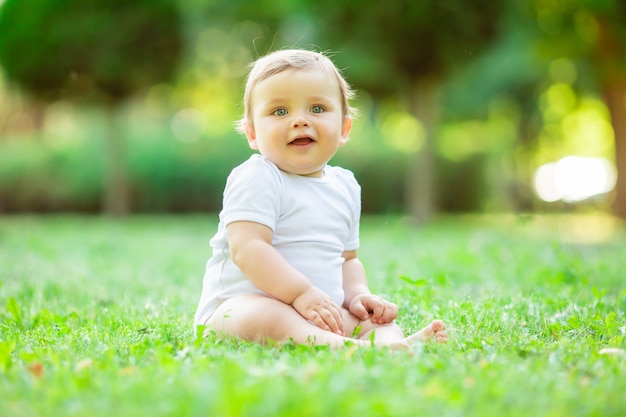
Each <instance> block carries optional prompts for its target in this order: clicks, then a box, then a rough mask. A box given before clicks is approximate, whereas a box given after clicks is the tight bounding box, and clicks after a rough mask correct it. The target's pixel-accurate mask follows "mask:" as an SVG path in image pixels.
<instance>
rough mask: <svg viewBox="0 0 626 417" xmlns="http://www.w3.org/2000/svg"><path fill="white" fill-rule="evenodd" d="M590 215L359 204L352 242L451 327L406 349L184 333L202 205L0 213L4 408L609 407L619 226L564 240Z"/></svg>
mask: <svg viewBox="0 0 626 417" xmlns="http://www.w3.org/2000/svg"><path fill="white" fill-rule="evenodd" d="M588 222H592V223H591V224H595V225H598V224H604V226H615V224H614V223H612V220H611V219H607V218H581V217H572V218H563V217H552V218H526V219H516V218H514V217H508V218H507V217H501V218H491V219H489V218H466V219H464V220H460V219H458V218H456V219H445V218H444V219H440V220H439V221H438V222H437V223H436V224H431V225H429V226H427V227H421V228H418V229H416V228H412V227H410V226H408V225H407V224H406V223H404V222H403V221H402V220H400V219H399V218H397V217H375V218H369V217H367V218H365V219H364V222H363V229H362V247H361V249H360V256H361V259H362V260H363V262H364V263H365V266H366V269H367V271H368V274H369V276H370V283H371V286H372V288H373V290H375V291H376V292H379V293H381V294H384V295H386V296H388V297H389V298H390V299H392V300H394V301H395V302H397V303H398V305H399V306H400V319H399V323H400V325H401V326H402V327H403V328H405V329H406V330H407V331H414V330H416V329H417V328H419V327H420V326H422V325H423V324H424V323H425V322H427V321H428V320H431V319H432V318H434V317H441V318H443V319H444V320H446V322H447V323H448V326H449V328H450V333H451V340H450V342H449V343H448V345H446V346H436V345H424V346H419V347H416V349H415V352H414V355H413V356H412V357H411V356H409V355H408V354H406V353H395V354H392V353H391V352H389V351H387V350H384V349H376V348H365V349H357V348H354V347H347V348H346V349H344V350H340V351H336V352H332V351H330V350H329V349H327V348H324V347H318V348H310V347H306V346H295V345H292V344H288V345H286V346H284V347H261V346H257V345H253V344H249V343H243V342H238V341H235V340H223V339H218V338H216V337H215V336H214V335H210V336H209V337H207V338H206V339H205V340H202V339H199V338H198V337H196V336H194V334H193V328H192V327H193V326H192V317H193V312H194V309H195V306H196V303H197V301H198V294H199V293H198V291H199V288H200V285H201V280H202V273H203V268H204V263H205V261H206V259H207V256H209V253H208V251H209V246H208V239H209V237H210V236H211V235H212V233H213V232H214V231H215V226H216V218H214V217H213V216H211V217H206V216H196V217H191V216H187V217H146V216H142V217H134V218H128V219H126V220H123V221H113V220H110V219H106V218H102V217H76V216H74V217H70V216H68V217H55V216H50V217H45V218H41V217H27V216H13V217H11V216H9V217H0V299H1V300H3V301H2V303H0V390H1V392H2V396H0V410H2V411H1V412H0V413H1V414H3V415H4V414H6V415H11V416H15V417H22V416H29V417H34V416H41V417H44V416H58V415H72V416H77V417H82V416H90V417H98V416H110V415H116V416H121V417H124V416H136V415H150V416H155V417H159V416H180V415H185V416H206V415H215V416H218V415H219V416H225V417H227V416H240V415H255V416H329V415H361V414H362V415H371V416H407V417H408V416H415V415H441V414H445V415H464V416H481V417H492V416H493V417H495V416H502V415H507V416H527V415H541V416H589V415H602V416H619V415H621V414H622V412H623V410H624V408H625V407H626V402H625V399H624V396H623V392H624V390H626V381H625V380H624V378H623V374H624V372H625V371H626V362H625V361H624V359H625V356H624V350H625V349H626V329H625V325H626V288H625V287H624V283H623V279H622V272H623V270H624V267H625V266H626V265H624V259H623V256H622V252H623V247H624V244H626V235H625V234H624V229H623V228H621V229H618V228H615V227H613V228H612V229H611V230H612V232H611V233H610V234H609V235H605V236H604V240H602V241H600V242H599V243H595V244H591V243H584V242H580V241H578V242H572V243H567V242H568V241H570V240H571V239H573V238H575V237H578V239H585V240H587V241H588V240H590V239H592V238H593V239H596V238H597V237H598V236H593V235H592V234H591V233H592V232H593V233H598V232H600V229H602V228H600V227H595V228H589V227H588V226H589V223H588ZM579 227H582V228H583V229H584V230H586V231H587V233H585V234H582V235H578V234H576V233H575V231H576V230H577V228H579ZM86 230H88V231H89V233H85V231H86ZM565 271H568V272H565ZM566 275H568V278H562V277H565V276H566ZM560 277H561V278H560ZM16 317H19V320H16V319H15V318H16ZM606 348H613V349H614V350H613V351H610V350H609V351H606V350H605V349H606ZM610 352H613V353H610ZM620 352H621V353H620Z"/></svg>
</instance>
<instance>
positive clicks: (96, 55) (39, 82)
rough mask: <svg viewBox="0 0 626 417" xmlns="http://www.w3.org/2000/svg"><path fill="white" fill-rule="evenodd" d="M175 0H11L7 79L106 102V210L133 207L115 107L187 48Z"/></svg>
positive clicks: (43, 92)
mask: <svg viewBox="0 0 626 417" xmlns="http://www.w3.org/2000/svg"><path fill="white" fill-rule="evenodd" d="M181 25H182V22H181V19H180V17H179V13H178V10H177V8H176V4H175V3H174V2H173V1H172V0H134V1H126V0H5V1H4V3H2V5H1V7H0V62H1V63H2V66H3V68H4V72H5V74H6V77H7V79H8V80H9V81H10V82H13V83H15V84H17V85H18V86H20V87H21V88H22V89H24V90H26V91H28V92H29V93H30V94H32V95H34V96H36V97H37V98H39V99H42V100H44V101H48V102H51V101H55V100H58V99H70V100H74V101H75V102H81V103H82V102H85V103H93V104H97V105H99V106H101V107H102V108H103V109H104V112H105V114H106V115H107V118H108V120H109V123H108V126H109V129H108V130H109V131H108V133H107V140H106V141H107V151H106V153H107V155H106V156H105V158H106V165H107V167H106V168H107V175H108V178H107V181H106V184H105V196H104V199H103V200H104V202H103V203H104V210H105V211H106V212H108V213H110V214H123V213H125V212H126V211H127V210H128V195H127V194H128V191H127V190H128V180H127V175H126V170H125V166H126V161H125V154H124V146H123V139H122V132H121V131H120V130H119V129H117V128H116V123H115V119H116V116H115V113H116V111H117V109H119V108H120V106H121V104H122V103H123V102H124V101H125V100H126V99H128V98H129V97H131V96H132V95H134V94H136V93H137V92H139V91H141V90H142V89H144V88H147V87H150V86H152V85H154V84H156V83H159V82H163V81H166V80H168V79H169V78H170V77H172V76H173V74H174V72H175V69H176V66H177V63H178V61H179V57H180V55H181V50H182V38H181V34H180V32H181Z"/></svg>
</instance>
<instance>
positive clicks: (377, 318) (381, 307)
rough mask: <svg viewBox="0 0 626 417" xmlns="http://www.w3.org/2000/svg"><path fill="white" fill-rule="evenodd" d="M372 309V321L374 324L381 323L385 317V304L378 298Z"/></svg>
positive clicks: (372, 304)
mask: <svg viewBox="0 0 626 417" xmlns="http://www.w3.org/2000/svg"><path fill="white" fill-rule="evenodd" d="M370 308H371V310H372V321H373V322H374V323H381V320H382V318H383V316H384V315H385V303H383V302H382V300H380V299H378V298H377V299H375V300H372V302H371V307H370Z"/></svg>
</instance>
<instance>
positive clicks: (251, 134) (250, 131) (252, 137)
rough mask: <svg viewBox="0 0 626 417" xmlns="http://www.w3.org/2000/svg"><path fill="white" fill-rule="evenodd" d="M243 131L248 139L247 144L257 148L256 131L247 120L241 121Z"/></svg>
mask: <svg viewBox="0 0 626 417" xmlns="http://www.w3.org/2000/svg"><path fill="white" fill-rule="evenodd" d="M243 131H244V132H245V134H246V139H248V146H250V148H252V149H254V150H258V149H259V145H258V144H257V142H256V132H255V131H254V126H252V123H251V122H250V121H249V120H246V121H244V122H243Z"/></svg>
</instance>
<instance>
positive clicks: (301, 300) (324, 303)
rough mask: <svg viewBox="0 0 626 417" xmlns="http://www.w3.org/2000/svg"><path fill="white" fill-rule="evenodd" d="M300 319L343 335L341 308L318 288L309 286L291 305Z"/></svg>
mask: <svg viewBox="0 0 626 417" xmlns="http://www.w3.org/2000/svg"><path fill="white" fill-rule="evenodd" d="M291 305H292V306H293V308H294V309H295V310H296V311H297V312H298V313H300V315H301V316H302V317H304V318H305V319H307V320H310V321H312V322H313V323H315V324H316V325H317V326H318V327H319V328H322V329H324V330H329V331H331V332H333V333H336V334H338V335H340V336H343V335H344V331H343V316H342V314H341V308H340V307H339V306H338V305H337V304H335V303H334V302H333V300H332V299H331V298H330V297H329V296H328V295H327V294H326V293H325V292H324V291H322V290H320V289H319V288H316V287H313V286H311V288H309V289H308V290H306V291H305V292H304V293H302V294H300V295H299V296H298V298H296V299H295V300H294V301H293V303H292V304H291Z"/></svg>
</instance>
